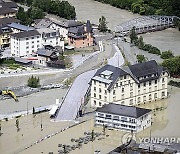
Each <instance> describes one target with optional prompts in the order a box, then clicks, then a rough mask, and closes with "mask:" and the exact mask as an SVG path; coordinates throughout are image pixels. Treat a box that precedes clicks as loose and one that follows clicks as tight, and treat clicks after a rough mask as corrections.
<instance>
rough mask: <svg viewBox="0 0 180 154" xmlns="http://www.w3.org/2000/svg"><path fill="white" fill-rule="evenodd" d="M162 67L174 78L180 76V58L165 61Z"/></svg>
mask: <svg viewBox="0 0 180 154" xmlns="http://www.w3.org/2000/svg"><path fill="white" fill-rule="evenodd" d="M162 66H163V67H166V68H167V69H168V71H169V72H170V74H171V75H172V76H180V56H176V57H173V58H170V59H165V60H164V61H163V62H162Z"/></svg>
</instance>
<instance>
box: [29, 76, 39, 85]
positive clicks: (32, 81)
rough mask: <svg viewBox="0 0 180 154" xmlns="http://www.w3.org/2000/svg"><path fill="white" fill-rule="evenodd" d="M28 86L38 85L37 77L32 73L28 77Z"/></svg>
mask: <svg viewBox="0 0 180 154" xmlns="http://www.w3.org/2000/svg"><path fill="white" fill-rule="evenodd" d="M28 86H29V87H32V88H37V87H39V86H40V80H39V78H36V77H34V76H33V75H32V76H31V77H30V78H29V79H28Z"/></svg>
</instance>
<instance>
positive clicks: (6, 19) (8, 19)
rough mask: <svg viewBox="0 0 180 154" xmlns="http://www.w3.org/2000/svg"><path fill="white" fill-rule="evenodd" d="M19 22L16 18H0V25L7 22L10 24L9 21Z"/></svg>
mask: <svg viewBox="0 0 180 154" xmlns="http://www.w3.org/2000/svg"><path fill="white" fill-rule="evenodd" d="M13 22H14V23H19V22H20V20H18V19H16V18H13V17H12V18H1V19H0V25H7V24H11V23H13Z"/></svg>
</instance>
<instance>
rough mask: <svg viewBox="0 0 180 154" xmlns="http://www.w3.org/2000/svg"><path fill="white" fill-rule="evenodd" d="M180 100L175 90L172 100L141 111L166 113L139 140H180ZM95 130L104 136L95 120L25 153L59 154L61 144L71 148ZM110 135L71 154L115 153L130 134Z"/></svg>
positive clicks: (155, 117)
mask: <svg viewBox="0 0 180 154" xmlns="http://www.w3.org/2000/svg"><path fill="white" fill-rule="evenodd" d="M179 96H180V90H179V89H176V88H173V91H172V95H171V97H170V98H168V99H164V100H160V101H156V102H151V103H146V104H145V105H141V106H140V107H146V108H150V109H157V108H161V107H162V110H159V111H156V112H154V113H153V125H152V127H150V128H148V129H145V130H144V131H143V132H140V133H138V134H137V135H136V139H138V138H139V137H150V134H151V136H153V137H174V136H175V137H180V131H179V124H180V119H179V118H177V117H179V116H180V114H179V112H178V111H179V108H180V103H179V101H178V99H179ZM92 130H94V131H95V132H102V127H94V121H93V120H90V121H87V122H85V123H82V124H80V125H77V126H74V127H72V128H70V129H68V130H66V131H65V132H62V133H60V134H58V135H57V136H55V137H52V138H51V139H49V140H46V141H44V142H41V143H39V144H37V145H35V146H33V147H31V148H30V149H28V150H25V151H23V154H24V153H25V154H30V153H41V152H43V153H48V152H54V153H57V151H58V150H59V149H60V148H58V144H66V145H67V144H68V145H71V146H72V145H73V144H74V143H73V142H71V139H72V138H75V139H78V138H79V137H83V136H84V135H83V134H84V132H91V131H92ZM74 132H75V133H74ZM106 134H108V135H109V137H104V139H102V140H95V141H94V142H89V143H88V144H83V146H82V148H80V149H76V150H73V151H72V152H71V153H72V154H82V153H88V154H93V152H94V151H95V150H101V153H103V154H104V153H107V152H108V151H111V150H112V149H114V148H115V147H117V146H119V145H120V144H122V141H123V139H122V138H123V136H124V135H125V134H126V132H123V131H118V130H108V129H106Z"/></svg>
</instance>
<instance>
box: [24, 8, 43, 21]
mask: <svg viewBox="0 0 180 154" xmlns="http://www.w3.org/2000/svg"><path fill="white" fill-rule="evenodd" d="M27 14H28V16H29V18H30V19H32V20H35V19H42V18H44V15H45V14H44V12H43V11H42V10H41V9H40V8H37V7H30V8H29V9H28V11H27Z"/></svg>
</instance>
